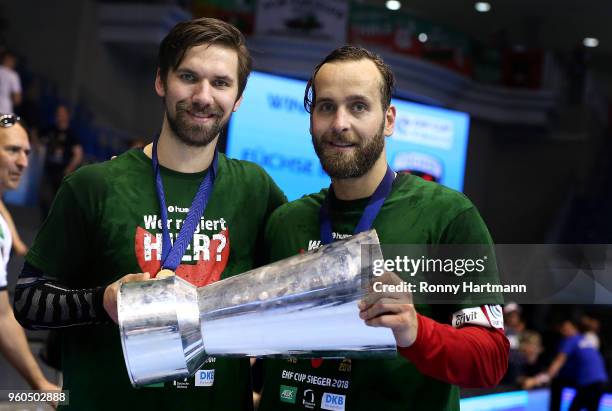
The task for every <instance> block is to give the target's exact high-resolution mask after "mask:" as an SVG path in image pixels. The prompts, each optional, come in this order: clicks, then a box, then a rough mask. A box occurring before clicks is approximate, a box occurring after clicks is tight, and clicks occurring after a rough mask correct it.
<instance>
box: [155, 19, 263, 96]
mask: <svg viewBox="0 0 612 411" xmlns="http://www.w3.org/2000/svg"><path fill="white" fill-rule="evenodd" d="M202 44H215V45H219V46H223V47H228V48H230V49H232V50H234V51H236V53H237V54H238V97H237V98H240V96H242V92H243V91H244V88H245V87H246V84H247V79H248V77H249V74H250V73H251V69H252V67H253V59H252V58H251V55H250V53H249V50H248V49H247V47H246V40H245V38H244V36H243V35H242V33H241V32H240V30H238V29H237V28H236V27H234V26H232V25H231V24H229V23H226V22H224V21H222V20H217V19H213V18H210V17H202V18H199V19H194V20H189V21H184V22H181V23H178V24H177V25H176V26H174V27H173V28H172V30H170V33H168V34H167V35H166V37H164V39H163V40H162V42H161V44H160V45H159V56H158V67H159V74H160V77H161V80H162V82H163V83H164V84H165V83H166V79H167V77H168V72H169V71H170V70H171V69H172V70H176V69H177V68H178V67H179V66H180V64H181V62H182V61H183V58H184V57H185V53H186V52H187V50H189V49H190V48H191V47H194V46H199V45H202Z"/></svg>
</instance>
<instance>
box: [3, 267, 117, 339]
mask: <svg viewBox="0 0 612 411" xmlns="http://www.w3.org/2000/svg"><path fill="white" fill-rule="evenodd" d="M105 289H106V287H105V286H102V287H97V288H89V289H80V290H70V289H67V288H66V287H63V286H62V285H61V284H58V283H57V282H55V281H53V280H51V279H49V278H45V274H44V273H43V272H42V271H40V270H39V269H38V268H36V267H34V266H33V265H31V264H29V263H27V262H26V263H25V264H24V265H23V269H22V270H21V274H20V275H19V280H18V281H17V286H16V287H15V299H14V305H13V308H14V312H15V318H16V319H17V321H18V322H19V324H21V325H22V326H23V327H25V328H29V329H33V330H37V329H45V328H63V327H72V326H77V325H90V324H108V323H110V322H111V319H110V317H109V316H108V314H107V312H106V310H105V309H104V306H103V298H104V290H105Z"/></svg>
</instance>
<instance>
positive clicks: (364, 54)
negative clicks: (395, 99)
mask: <svg viewBox="0 0 612 411" xmlns="http://www.w3.org/2000/svg"><path fill="white" fill-rule="evenodd" d="M361 59H368V60H370V61H372V63H374V64H375V65H376V68H378V71H379V72H380V74H381V76H382V81H381V85H380V96H381V103H382V106H383V110H386V109H387V108H388V107H389V106H390V105H391V95H392V94H393V90H394V87H395V76H394V75H393V71H391V67H389V66H388V65H387V64H386V63H385V62H384V61H383V59H382V58H381V57H380V56H379V55H378V54H376V53H373V52H371V51H369V50H367V49H364V48H363V47H359V46H342V47H339V48H337V49H335V50H334V51H332V52H331V53H329V54H328V55H327V56H326V57H325V58H324V59H323V61H321V62H320V63H319V64H317V66H316V67H315V68H314V70H313V72H312V76H311V77H310V79H309V80H308V84H306V91H305V92H304V108H305V109H306V111H307V112H308V113H312V106H313V105H314V104H315V102H316V98H317V93H316V90H315V85H314V81H315V77H316V76H317V73H318V72H319V70H320V69H321V67H323V65H324V64H325V63H333V62H335V61H357V60H361Z"/></svg>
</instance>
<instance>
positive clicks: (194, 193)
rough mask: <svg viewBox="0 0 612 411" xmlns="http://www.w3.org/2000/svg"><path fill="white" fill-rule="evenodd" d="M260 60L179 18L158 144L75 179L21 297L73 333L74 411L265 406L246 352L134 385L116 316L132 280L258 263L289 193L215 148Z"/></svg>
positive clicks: (165, 56)
mask: <svg viewBox="0 0 612 411" xmlns="http://www.w3.org/2000/svg"><path fill="white" fill-rule="evenodd" d="M251 66H252V63H251V57H250V55H249V52H248V50H247V49H246V46H245V39H244V37H243V35H242V34H241V33H240V32H239V31H238V30H237V29H236V28H235V27H233V26H232V25H230V24H228V23H225V22H222V21H219V20H215V19H211V18H201V19H196V20H192V21H188V22H183V23H179V24H178V25H176V26H175V27H174V28H173V29H172V30H171V31H170V33H169V34H168V35H167V36H166V37H165V38H164V40H163V41H162V43H161V45H160V49H159V67H158V71H157V75H156V79H155V90H156V92H157V94H158V95H159V96H160V97H162V98H163V101H164V104H165V115H164V118H163V123H162V128H161V132H160V134H159V136H158V137H156V138H155V140H154V143H153V144H149V145H148V146H146V147H145V148H144V150H136V149H135V150H130V151H128V152H126V153H124V154H123V155H120V156H119V157H117V158H115V159H114V160H112V161H107V162H105V163H101V164H96V165H91V166H87V167H83V168H82V169H80V170H78V171H76V172H75V173H73V174H72V175H70V176H68V177H67V178H66V179H65V180H64V182H63V183H62V186H61V188H60V190H59V192H58V194H57V197H56V198H55V201H54V203H53V207H52V209H51V211H50V214H49V216H48V218H47V220H46V221H45V223H44V225H43V227H42V228H41V230H40V232H39V233H38V235H37V237H36V240H35V242H34V245H33V246H32V248H31V250H30V252H29V253H28V255H27V256H26V264H25V266H24V268H23V271H22V273H21V276H20V279H19V283H18V287H17V290H16V295H15V304H14V307H15V314H16V316H17V318H18V320H19V321H20V323H21V324H22V325H24V326H26V327H29V328H35V329H40V328H63V329H64V330H63V333H62V365H63V372H64V386H63V389H64V390H69V391H70V398H69V404H68V405H67V406H65V407H60V408H61V409H66V410H68V409H71V410H79V411H81V410H108V409H113V410H169V409H175V410H187V409H193V408H195V407H201V408H203V409H207V410H249V409H251V408H252V394H251V390H250V384H249V381H250V370H249V363H248V360H247V359H221V358H218V359H215V358H209V359H208V360H207V363H206V364H205V365H204V366H203V369H206V370H214V372H206V373H199V372H197V373H196V378H194V377H191V378H186V379H183V380H179V381H173V382H170V383H165V384H158V385H156V386H149V387H143V388H138V389H136V388H133V387H132V386H131V384H130V381H129V378H128V374H127V371H126V367H125V363H124V359H123V356H122V350H121V343H120V338H119V332H118V329H117V325H116V324H115V323H116V322H117V307H116V306H117V302H116V300H117V292H118V289H119V285H120V284H121V283H122V282H127V281H137V280H146V279H149V278H154V277H156V275H157V273H158V272H159V271H160V269H162V268H165V269H170V270H171V271H175V272H176V275H178V276H179V277H182V278H183V279H185V280H187V281H189V282H190V283H192V284H194V285H196V286H203V285H206V284H209V283H211V282H214V281H217V280H219V279H221V278H226V277H229V276H232V275H235V274H238V273H242V272H244V271H247V270H249V269H251V268H252V267H253V266H255V265H256V264H258V256H260V255H261V254H262V253H261V251H260V250H259V248H260V247H261V244H262V240H261V239H262V234H263V228H264V224H265V221H266V219H267V218H268V216H269V214H270V213H271V212H272V211H273V210H274V209H275V208H276V207H277V206H279V205H280V204H282V203H283V202H285V197H284V195H283V194H282V192H281V191H280V189H279V188H278V187H277V186H276V185H275V184H274V182H273V181H272V180H271V178H270V177H269V176H268V175H267V174H266V173H265V172H264V171H263V170H262V169H261V168H260V167H258V166H256V165H255V164H252V163H249V162H245V161H238V160H232V159H229V158H226V157H225V156H224V155H222V154H218V153H217V150H216V145H217V142H218V140H219V134H220V132H221V130H222V128H223V127H224V125H225V124H226V123H227V122H228V120H229V118H230V115H231V113H232V112H233V111H236V110H237V109H238V107H239V105H240V102H241V96H242V92H243V90H244V88H245V86H246V82H247V77H248V75H249V73H250V70H251ZM183 227H185V229H184V230H183ZM172 240H173V241H172ZM177 244H182V246H184V248H183V247H178V246H176V245H177ZM175 246H176V247H175ZM177 250H178V251H177ZM183 251H184V252H183ZM127 273H137V274H127ZM126 274H127V275H126ZM199 375H206V379H205V380H200V379H198V378H197V376H199Z"/></svg>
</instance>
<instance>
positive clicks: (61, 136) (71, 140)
mask: <svg viewBox="0 0 612 411" xmlns="http://www.w3.org/2000/svg"><path fill="white" fill-rule="evenodd" d="M40 141H41V143H42V144H43V146H44V149H45V163H44V168H43V176H42V179H41V182H40V211H41V217H42V218H43V219H44V218H45V217H47V213H48V212H49V207H50V206H51V202H52V201H53V198H54V197H55V193H56V192H57V190H58V189H59V186H60V184H61V182H62V179H63V178H64V176H66V175H68V174H70V173H72V172H73V171H74V170H76V169H77V167H78V166H79V165H80V164H81V161H82V160H83V147H82V146H81V143H80V141H79V139H78V137H77V135H76V134H75V133H74V131H73V130H72V129H71V128H70V111H69V110H68V107H66V106H65V105H63V104H60V105H59V106H58V107H57V109H56V111H55V125H54V126H52V127H51V128H48V129H46V130H44V131H43V132H42V133H41V136H40Z"/></svg>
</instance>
